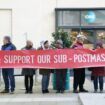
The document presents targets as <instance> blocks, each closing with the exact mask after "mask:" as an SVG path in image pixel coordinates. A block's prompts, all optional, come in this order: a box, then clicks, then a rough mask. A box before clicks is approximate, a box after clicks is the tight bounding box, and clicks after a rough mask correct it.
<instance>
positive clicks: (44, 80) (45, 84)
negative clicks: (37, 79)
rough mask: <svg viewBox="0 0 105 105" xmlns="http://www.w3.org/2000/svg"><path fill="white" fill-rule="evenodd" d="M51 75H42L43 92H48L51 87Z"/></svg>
mask: <svg viewBox="0 0 105 105" xmlns="http://www.w3.org/2000/svg"><path fill="white" fill-rule="evenodd" d="M49 80H50V74H48V75H42V90H47V89H48V86H49Z"/></svg>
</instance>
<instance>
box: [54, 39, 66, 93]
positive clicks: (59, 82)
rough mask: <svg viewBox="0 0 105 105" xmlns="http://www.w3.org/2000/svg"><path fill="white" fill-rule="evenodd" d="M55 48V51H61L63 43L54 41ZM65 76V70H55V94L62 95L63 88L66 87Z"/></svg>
mask: <svg viewBox="0 0 105 105" xmlns="http://www.w3.org/2000/svg"><path fill="white" fill-rule="evenodd" d="M56 48H57V49H63V42H62V40H57V41H56ZM66 74H67V69H62V68H61V69H57V70H56V71H55V75H56V89H57V92H56V93H64V91H65V86H66Z"/></svg>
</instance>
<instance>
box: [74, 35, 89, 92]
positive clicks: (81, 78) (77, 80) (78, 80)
mask: <svg viewBox="0 0 105 105" xmlns="http://www.w3.org/2000/svg"><path fill="white" fill-rule="evenodd" d="M84 38H85V37H84V36H83V35H80V34H79V35H77V38H76V43H74V44H73V45H72V48H73V49H83V48H84V47H83V42H84ZM84 82H85V68H78V69H74V84H73V92H74V93H78V92H88V91H87V90H85V89H84V87H83V85H84ZM78 86H79V91H78V90H77V88H78Z"/></svg>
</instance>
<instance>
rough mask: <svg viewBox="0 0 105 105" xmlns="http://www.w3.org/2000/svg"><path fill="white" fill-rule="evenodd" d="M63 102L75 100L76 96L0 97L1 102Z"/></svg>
mask: <svg viewBox="0 0 105 105" xmlns="http://www.w3.org/2000/svg"><path fill="white" fill-rule="evenodd" d="M45 101H46V102H51V101H52V102H64V101H66V102H67V101H69V102H70V101H77V98H71V97H66V98H65V97H54V98H49V97H46V98H0V103H1V102H3V103H4V102H5V103H6V102H45Z"/></svg>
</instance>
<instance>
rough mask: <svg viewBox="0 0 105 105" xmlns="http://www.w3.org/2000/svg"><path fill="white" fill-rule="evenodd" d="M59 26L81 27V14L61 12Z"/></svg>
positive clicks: (59, 13)
mask: <svg viewBox="0 0 105 105" xmlns="http://www.w3.org/2000/svg"><path fill="white" fill-rule="evenodd" d="M58 26H80V12H79V11H59V12H58Z"/></svg>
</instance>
